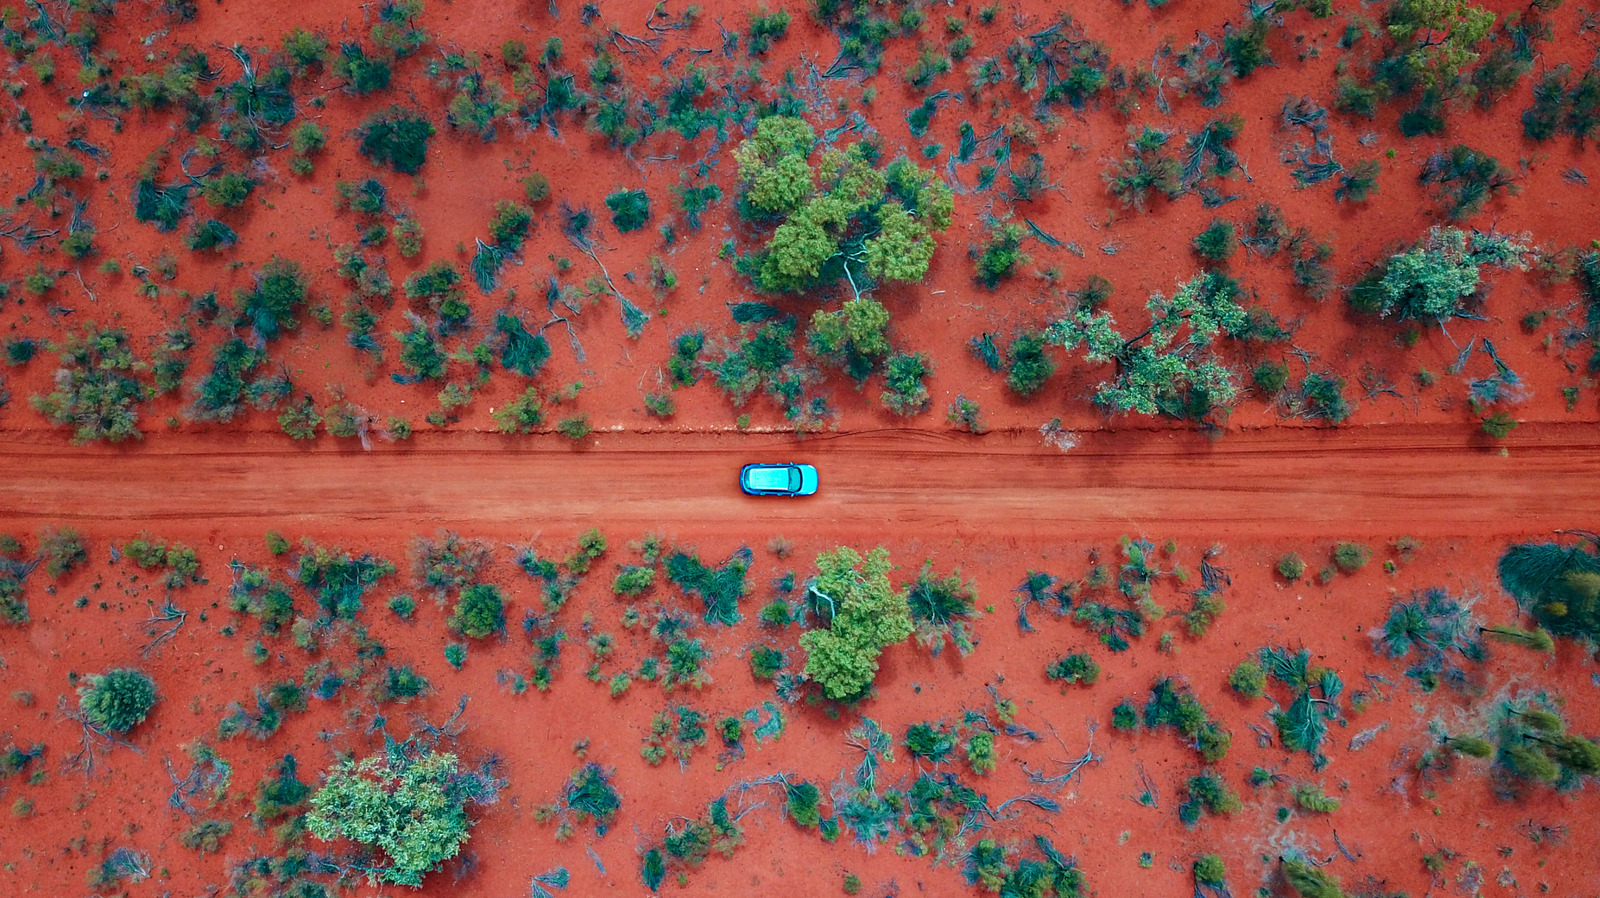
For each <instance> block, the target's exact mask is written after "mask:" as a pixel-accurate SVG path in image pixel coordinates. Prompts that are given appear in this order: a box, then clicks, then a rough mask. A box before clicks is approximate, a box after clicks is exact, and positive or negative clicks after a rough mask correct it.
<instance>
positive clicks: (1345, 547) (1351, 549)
mask: <svg viewBox="0 0 1600 898" xmlns="http://www.w3.org/2000/svg"><path fill="white" fill-rule="evenodd" d="M1371 560H1372V550H1371V549H1368V548H1367V547H1366V546H1363V545H1362V544H1360V543H1352V542H1342V543H1338V544H1337V545H1335V546H1334V547H1333V563H1334V564H1336V565H1338V567H1339V570H1341V571H1344V572H1345V573H1347V574H1353V573H1355V572H1356V571H1359V570H1361V569H1362V568H1364V567H1366V566H1367V562H1369V561H1371Z"/></svg>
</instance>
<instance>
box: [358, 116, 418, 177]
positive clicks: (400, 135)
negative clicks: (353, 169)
mask: <svg viewBox="0 0 1600 898" xmlns="http://www.w3.org/2000/svg"><path fill="white" fill-rule="evenodd" d="M436 132H437V129H436V128H434V126H433V122H431V121H429V120H428V116H427V114H426V113H424V112H421V111H419V110H413V109H407V108H405V107H404V106H399V105H395V106H390V107H389V108H388V109H383V110H380V111H378V112H375V113H373V114H372V115H371V116H370V117H368V118H367V120H366V121H365V122H363V123H362V125H361V129H360V132H359V133H360V135H361V143H360V145H359V147H358V149H359V150H360V151H361V155H363V156H366V157H368V158H370V159H371V160H372V161H374V162H377V163H379V164H383V165H388V166H389V167H390V168H392V169H394V170H395V171H397V172H400V173H401V174H407V175H414V174H416V173H417V170H418V169H420V168H422V164H423V163H424V162H427V161H428V141H429V140H431V139H432V138H433V135H434V134H435V133H436Z"/></svg>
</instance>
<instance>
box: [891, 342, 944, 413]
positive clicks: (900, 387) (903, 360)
mask: <svg viewBox="0 0 1600 898" xmlns="http://www.w3.org/2000/svg"><path fill="white" fill-rule="evenodd" d="M932 370H933V363H932V362H930V361H929V360H928V354H927V353H924V352H898V353H895V354H894V355H891V356H889V360H888V362H887V363H886V364H885V365H884V375H883V376H884V385H885V386H886V387H887V388H888V389H886V390H884V391H883V393H882V394H880V396H879V399H881V400H882V402H883V404H884V407H885V408H887V409H889V411H891V412H894V413H895V414H897V415H916V414H920V413H922V412H925V411H927V410H928V403H929V398H928V388H927V386H926V385H924V384H923V382H922V379H923V378H924V377H926V376H927V375H928V373H929V372H930V371H932Z"/></svg>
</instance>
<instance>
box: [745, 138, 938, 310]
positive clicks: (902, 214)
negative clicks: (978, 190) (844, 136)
mask: <svg viewBox="0 0 1600 898" xmlns="http://www.w3.org/2000/svg"><path fill="white" fill-rule="evenodd" d="M816 146H817V136H816V131H815V130H813V129H812V127H811V126H810V125H809V124H807V123H806V122H805V121H804V120H802V119H799V118H795V117H792V116H769V117H767V118H764V119H762V120H761V123H760V124H759V125H757V126H756V131H755V133H754V134H752V135H751V136H750V137H749V138H748V139H746V140H745V141H744V142H743V143H742V144H740V145H739V146H738V147H737V148H736V149H735V150H734V159H735V160H736V161H737V162H738V164H739V183H740V208H741V210H742V211H743V213H744V214H745V217H746V218H749V219H752V220H755V221H758V222H763V223H767V222H770V223H773V224H774V225H775V227H774V229H773V231H772V233H771V235H770V237H769V238H768V240H767V243H766V245H765V247H764V248H762V249H760V250H758V251H756V252H754V253H752V254H750V255H749V256H748V257H747V258H745V259H744V260H742V261H741V269H742V270H743V271H745V273H747V274H748V275H750V277H751V278H752V280H754V281H755V284H756V286H757V287H759V288H760V289H762V290H765V291H767V292H772V293H798V292H804V291H808V290H815V289H817V288H820V287H825V286H828V285H830V284H833V283H835V282H837V281H838V280H840V279H841V278H843V279H845V280H847V281H849V283H850V285H851V287H852V289H853V290H854V291H855V292H856V294H857V295H860V292H861V291H862V290H863V289H865V288H866V287H867V286H868V285H869V284H870V283H872V282H881V281H908V282H915V281H920V280H922V278H923V277H924V276H925V275H926V274H927V271H928V263H929V262H930V261H931V260H932V259H933V253H934V249H935V248H936V243H935V240H934V235H935V234H936V233H938V232H941V231H943V230H945V229H946V228H948V227H949V226H950V219H951V214H952V212H953V211H954V208H955V203H954V197H953V195H952V194H951V192H950V188H949V187H947V186H946V185H945V184H944V182H943V181H942V180H940V179H939V178H938V177H937V176H936V175H935V174H934V173H933V172H932V171H929V170H925V169H922V168H919V167H918V166H917V165H916V164H915V163H913V162H911V161H910V160H909V159H906V158H904V157H901V158H899V159H896V160H895V161H893V162H891V163H889V165H887V166H885V167H884V168H882V169H879V168H876V167H874V164H873V157H874V153H873V151H871V150H869V148H868V147H867V145H866V144H863V143H855V144H852V145H850V146H849V147H847V148H845V149H837V148H833V147H828V148H825V149H823V150H822V152H821V153H820V155H819V157H818V159H817V162H816V164H815V165H813V164H812V162H811V156H812V155H813V152H814V151H815V149H816Z"/></svg>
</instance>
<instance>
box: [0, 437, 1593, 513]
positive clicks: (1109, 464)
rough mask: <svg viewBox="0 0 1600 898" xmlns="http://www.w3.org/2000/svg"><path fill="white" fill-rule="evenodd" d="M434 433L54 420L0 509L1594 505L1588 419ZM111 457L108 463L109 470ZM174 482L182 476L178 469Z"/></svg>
mask: <svg viewBox="0 0 1600 898" xmlns="http://www.w3.org/2000/svg"><path fill="white" fill-rule="evenodd" d="M546 439H547V441H548V442H546V443H544V444H542V445H538V446H528V445H524V444H522V443H520V442H517V441H510V440H507V439H505V438H503V437H471V436H469V435H459V436H458V435H442V436H438V437H433V438H422V439H418V440H415V441H414V442H413V443H412V444H410V445H408V446H407V447H406V448H404V449H397V448H387V449H384V450H383V451H374V452H370V453H367V452H358V451H350V450H348V449H344V448H342V447H336V446H328V445H322V446H317V447H312V448H306V449H299V448H292V447H285V446H284V444H283V442H282V441H281V440H276V439H271V438H255V439H252V440H249V441H241V442H239V443H238V444H236V445H234V446H231V447H227V448H221V449H219V448H212V447H207V448H205V449H204V450H203V451H198V452H197V451H195V447H193V446H192V445H191V444H190V443H189V442H188V441H186V440H182V439H176V440H175V439H170V438H166V437H156V438H153V439H152V440H150V442H149V444H148V445H147V446H142V447H140V448H139V449H137V450H135V451H131V452H128V451H119V450H116V449H102V450H96V449H80V450H74V451H73V452H71V453H62V452H61V451H60V448H59V447H58V446H56V445H53V441H48V440H47V441H44V442H31V443H30V442H24V441H21V440H16V439H13V440H10V441H6V442H3V443H0V459H4V461H5V464H6V465H7V466H8V467H9V468H10V469H11V470H13V471H15V472H17V474H16V476H13V477H12V478H10V479H8V480H7V481H5V482H4V483H0V519H5V520H13V521H17V522H18V523H19V524H28V523H49V522H56V521H73V522H84V523H92V522H96V521H115V522H124V523H127V524H139V523H141V522H148V523H149V525H150V526H152V527H154V526H156V522H160V529H161V530H162V531H164V532H172V533H174V534H177V533H193V532H196V531H202V532H203V531H206V530H208V529H210V528H213V527H215V526H218V525H219V524H223V523H226V524H227V525H228V526H229V527H247V528H248V527H254V528H257V529H260V530H266V529H269V528H271V527H274V526H295V527H300V528H304V529H306V530H307V531H308V532H315V533H321V534H328V535H335V534H345V533H348V534H357V533H359V534H364V535H365V534H374V535H381V534H384V533H389V532H392V531H393V529H394V528H396V527H401V528H406V527H410V528H413V529H415V528H426V527H432V526H438V527H450V528H469V529H473V530H475V531H478V532H483V533H494V534H497V535H501V536H503V537H505V538H513V537H515V536H519V535H523V534H526V533H528V532H529V531H530V530H532V531H544V530H554V531H557V532H563V533H574V534H575V533H577V532H578V531H580V530H582V529H584V528H585V527H586V526H588V525H590V524H591V523H604V524H607V525H611V526H617V527H623V528H627V529H641V530H642V529H649V528H652V527H658V526H668V525H670V526H672V527H673V528H674V529H679V530H680V532H684V533H686V534H694V535H699V534H706V535H723V534H727V533H728V532H729V529H728V528H729V526H730V525H729V523H728V522H730V521H739V522H741V524H740V526H759V527H762V528H786V527H787V528H805V529H808V530H810V529H818V528H824V527H825V528H827V530H828V532H830V533H834V534H837V535H838V537H839V538H841V539H845V538H852V539H859V538H863V537H864V538H867V539H872V538H881V537H879V536H875V535H876V534H879V533H880V529H881V527H882V525H883V523H884V522H890V523H891V524H892V526H893V528H894V531H893V532H895V533H897V534H903V535H912V534H917V535H933V534H949V533H956V534H959V535H962V536H964V537H969V538H983V537H987V536H1003V537H1005V538H1024V539H1040V538H1048V537H1051V536H1061V537H1084V536H1093V535H1096V534H1105V533H1107V532H1108V531H1109V530H1113V529H1116V528H1118V527H1125V528H1128V529H1130V530H1135V531H1140V532H1144V531H1150V532H1159V533H1161V534H1170V535H1175V536H1184V537H1189V538H1195V539H1203V538H1217V539H1271V538H1274V537H1277V536H1282V535H1295V536H1319V535H1330V536H1331V535H1338V534H1352V535H1353V534H1375V535H1378V536H1393V535H1396V534H1400V533H1415V534H1418V535H1430V536H1431V535H1447V536H1465V535H1473V534H1480V533H1483V532H1485V531H1486V530H1487V531H1489V532H1492V533H1494V534H1496V535H1497V536H1501V537H1503V538H1510V537H1515V536H1533V535H1538V534H1541V533H1546V532H1549V531H1551V530H1554V529H1559V528H1560V527H1561V526H1563V525H1566V524H1570V523H1571V522H1573V521H1585V520H1589V519H1590V518H1592V517H1594V516H1595V515H1596V514H1597V513H1600V500H1594V499H1590V498H1588V497H1585V496H1573V495H1571V494H1570V493H1569V492H1568V490H1567V487H1566V485H1567V484H1569V483H1570V482H1571V481H1572V479H1573V478H1586V477H1592V476H1595V475H1596V474H1597V473H1600V452H1597V451H1596V450H1597V445H1596V441H1597V439H1600V438H1597V437H1596V435H1595V432H1594V430H1593V428H1592V427H1589V426H1578V425H1546V426H1540V427H1526V428H1523V429H1521V430H1519V431H1517V434H1516V437H1515V438H1514V439H1513V440H1511V441H1510V443H1509V445H1508V446H1488V445H1479V446H1473V445H1472V444H1473V443H1474V437H1473V435H1472V433H1471V432H1469V431H1467V430H1466V429H1465V428H1450V427H1438V426H1431V427H1430V426H1390V427H1365V428H1355V429H1345V430H1342V431H1339V432H1337V433H1333V432H1328V431H1317V430H1301V429H1287V430H1269V431H1264V432H1261V433H1253V434H1249V435H1248V437H1247V438H1240V439H1229V440H1222V441H1215V440H1209V439H1207V438H1205V437H1203V436H1199V435H1195V434H1182V433H1173V432H1152V433H1138V432H1130V431H1118V432H1091V433H1088V434H1084V435H1082V436H1081V440H1082V441H1081V442H1080V443H1079V445H1078V446H1077V447H1076V448H1074V449H1072V450H1071V451H1070V452H1069V453H1066V454H1063V453H1061V452H1058V451H1056V450H1050V449H1040V448H1038V446H1037V445H1036V443H1035V441H1034V440H1035V438H1034V437H1033V436H1032V435H1003V434H991V435H986V436H984V437H972V436H970V435H966V434H949V433H945V434H940V433H928V432H926V431H917V430H910V429H893V430H880V431H868V432H859V433H849V434H845V433H838V434H830V435H827V436H825V437H821V438H815V439H810V440H806V441H805V442H803V443H800V444H798V445H795V444H794V443H793V442H792V440H790V439H789V438H787V437H772V436H768V437H762V436H755V435H737V434H724V435H715V434H702V435H694V434H653V435H652V434H627V433H617V434H610V433H608V434H601V435H595V436H591V437H589V438H587V439H585V440H584V441H583V445H582V446H581V447H578V448H574V447H572V446H571V444H570V443H569V442H568V441H566V440H564V439H562V438H559V437H549V438H546ZM762 459H780V460H791V461H800V462H809V463H812V464H815V465H817V466H818V467H819V469H820V470H821V472H822V478H823V479H822V489H821V490H820V491H819V494H818V495H817V496H814V497H809V498H805V499H798V500H777V501H768V502H753V501H751V500H750V499H749V498H748V497H745V496H742V495H741V494H740V493H739V490H738V486H737V478H736V476H735V474H736V472H737V470H738V468H739V466H740V465H741V464H744V463H745V462H748V461H755V460H762ZM108 465H114V466H115V474H114V475H113V476H110V477H108V476H106V471H107V470H108V467H107V466H108ZM180 484H181V485H180Z"/></svg>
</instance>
